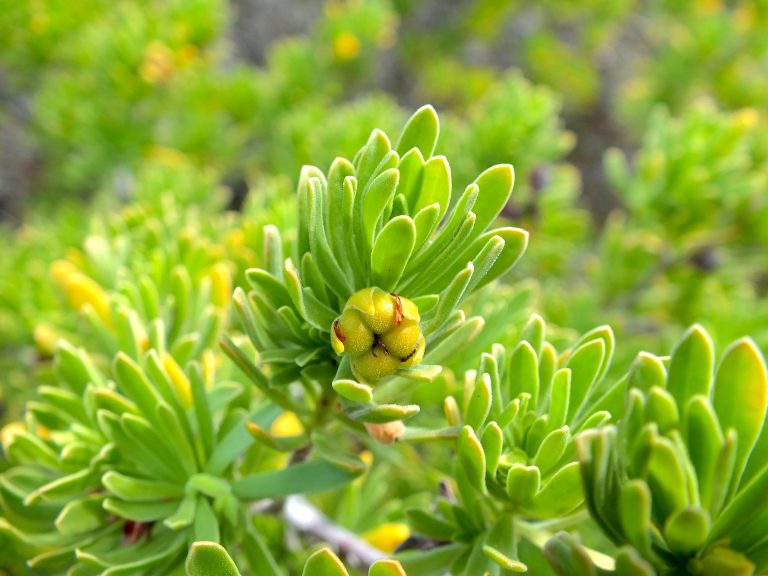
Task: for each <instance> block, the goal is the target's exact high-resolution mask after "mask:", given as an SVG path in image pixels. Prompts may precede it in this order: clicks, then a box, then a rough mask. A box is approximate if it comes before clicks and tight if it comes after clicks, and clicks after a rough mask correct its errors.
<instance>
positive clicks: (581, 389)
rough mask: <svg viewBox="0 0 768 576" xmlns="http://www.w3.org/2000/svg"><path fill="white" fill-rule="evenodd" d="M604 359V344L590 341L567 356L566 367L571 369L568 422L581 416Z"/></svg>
mask: <svg viewBox="0 0 768 576" xmlns="http://www.w3.org/2000/svg"><path fill="white" fill-rule="evenodd" d="M604 358H605V342H603V340H602V339H596V340H591V341H589V342H586V343H584V344H582V345H581V346H579V347H578V348H576V350H575V351H574V352H573V353H572V354H571V355H570V356H569V358H568V362H567V363H566V365H565V366H566V367H567V368H570V369H571V397H570V400H569V404H568V420H567V421H568V422H570V423H573V422H574V420H575V419H576V417H577V415H581V414H580V413H581V412H582V410H583V408H584V405H585V400H586V399H587V398H588V396H589V393H590V391H591V390H592V387H593V386H594V384H595V383H596V381H597V376H598V374H599V373H600V369H601V367H602V364H603V359H604Z"/></svg>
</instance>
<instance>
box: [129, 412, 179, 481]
mask: <svg viewBox="0 0 768 576" xmlns="http://www.w3.org/2000/svg"><path fill="white" fill-rule="evenodd" d="M120 423H121V425H122V427H123V430H124V431H125V434H126V435H127V436H128V438H129V440H130V441H132V444H133V445H132V446H131V449H132V450H133V454H132V455H131V456H132V458H133V459H134V460H138V461H143V460H145V459H150V458H151V459H152V460H153V461H154V462H160V463H163V464H165V467H166V468H167V469H168V470H169V471H173V474H174V480H177V481H182V480H183V479H185V478H186V477H187V475H188V473H189V472H190V470H187V469H185V468H184V466H183V464H182V463H181V461H180V460H179V458H178V457H177V454H176V453H175V452H174V450H173V448H172V447H171V446H170V445H169V444H170V443H171V439H169V438H163V436H161V435H160V434H159V433H158V431H157V430H156V429H155V428H154V427H153V426H152V425H151V424H150V423H149V422H148V421H147V420H145V419H144V418H140V417H138V416H134V415H133V414H123V416H122V418H121V419H120ZM142 463H143V462H142Z"/></svg>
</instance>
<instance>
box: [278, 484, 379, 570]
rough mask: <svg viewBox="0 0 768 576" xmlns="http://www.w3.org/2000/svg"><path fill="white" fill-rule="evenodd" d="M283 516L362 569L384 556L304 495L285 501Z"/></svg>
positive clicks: (291, 524) (293, 525) (301, 530)
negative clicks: (324, 512) (325, 513)
mask: <svg viewBox="0 0 768 576" xmlns="http://www.w3.org/2000/svg"><path fill="white" fill-rule="evenodd" d="M283 516H284V517H285V521H286V522H287V523H288V525H289V526H292V527H293V528H295V529H296V530H298V531H300V532H305V533H308V534H311V535H312V536H314V537H316V538H317V539H319V540H322V541H323V542H326V543H328V544H329V545H330V546H331V548H333V549H334V550H336V552H338V553H339V554H340V555H344V556H346V557H347V558H354V559H355V560H357V562H358V563H359V564H360V565H361V567H362V568H368V567H370V565H371V564H373V563H374V562H376V560H380V559H381V558H384V557H385V554H384V553H383V552H382V551H381V550H378V549H377V548H374V547H373V546H371V545H370V544H368V543H367V542H365V541H363V540H361V539H360V538H359V537H358V536H357V535H356V534H354V533H352V532H350V531H349V530H346V529H344V528H342V527H340V526H337V525H336V524H334V523H333V522H332V521H331V520H329V519H328V518H327V517H326V516H325V515H323V514H322V512H320V511H319V510H318V509H317V508H315V507H314V506H313V505H312V504H310V503H309V501H308V500H307V499H306V498H304V497H303V496H289V497H288V498H286V500H285V505H284V506H283Z"/></svg>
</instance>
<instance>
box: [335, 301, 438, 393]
mask: <svg viewBox="0 0 768 576" xmlns="http://www.w3.org/2000/svg"><path fill="white" fill-rule="evenodd" d="M332 328H333V329H332V330H331V345H332V346H333V349H334V350H335V351H336V353H337V354H343V355H347V356H350V357H351V365H352V371H353V373H354V374H355V377H357V378H358V379H359V380H361V381H362V382H365V383H374V382H377V381H379V380H381V379H382V378H384V377H386V376H389V375H390V374H393V373H394V372H395V371H396V370H397V369H398V368H410V367H412V366H416V365H417V364H419V363H420V362H421V360H422V358H424V348H425V346H426V340H425V338H424V335H423V334H422V333H421V328H420V326H419V310H418V308H417V307H416V305H415V304H414V303H413V302H412V301H411V300H409V299H408V298H404V297H402V296H399V295H397V294H395V293H394V292H393V293H387V292H385V291H384V290H382V289H381V288H376V287H373V288H365V289H363V290H359V291H358V292H355V293H354V294H353V295H352V296H350V298H349V300H347V303H346V304H345V305H344V310H343V311H342V313H341V316H339V317H338V318H337V319H336V320H335V321H334V322H333V327H332Z"/></svg>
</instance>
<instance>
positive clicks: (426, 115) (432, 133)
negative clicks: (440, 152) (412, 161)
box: [395, 105, 440, 158]
mask: <svg viewBox="0 0 768 576" xmlns="http://www.w3.org/2000/svg"><path fill="white" fill-rule="evenodd" d="M439 134H440V121H439V120H438V118H437V112H435V109H434V108H433V107H432V106H430V105H426V106H422V107H421V108H419V109H418V110H416V112H414V113H413V116H411V117H410V118H409V119H408V122H406V123H405V126H404V127H403V131H402V132H401V133H400V137H399V138H398V139H397V144H395V150H397V153H398V154H400V156H402V155H403V154H405V153H406V152H408V151H409V150H410V149H411V148H418V149H419V150H420V151H421V153H422V154H423V155H424V157H425V158H429V157H430V156H432V153H433V152H434V151H435V145H436V144H437V138H438V136H439Z"/></svg>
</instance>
